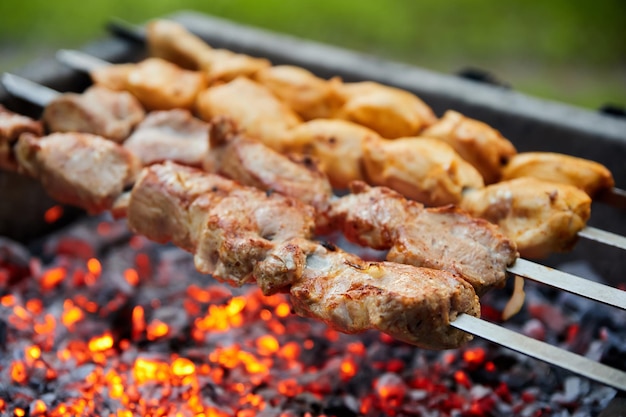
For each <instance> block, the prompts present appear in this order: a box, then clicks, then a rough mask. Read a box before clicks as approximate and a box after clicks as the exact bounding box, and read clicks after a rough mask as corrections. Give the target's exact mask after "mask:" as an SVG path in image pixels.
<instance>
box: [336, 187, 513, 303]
mask: <svg viewBox="0 0 626 417" xmlns="http://www.w3.org/2000/svg"><path fill="white" fill-rule="evenodd" d="M352 191H353V192H352V194H349V195H346V196H344V197H342V198H341V199H338V200H335V201H333V203H332V209H331V213H330V215H329V217H330V219H331V224H333V223H334V224H335V225H336V227H337V228H340V229H342V230H343V231H344V234H345V235H346V237H347V238H348V239H349V240H351V241H353V242H355V243H358V244H361V245H364V246H368V247H372V248H375V249H389V253H388V255H387V259H388V260H390V261H393V262H400V263H406V264H411V265H417V266H424V267H429V268H436V269H443V270H446V271H450V272H454V273H457V274H459V275H460V276H462V277H463V278H464V279H466V280H467V281H468V282H469V283H470V284H471V285H472V286H473V287H474V289H475V290H476V293H478V294H483V293H485V292H486V291H487V290H489V289H490V288H493V287H501V286H502V285H504V281H505V279H506V268H507V267H508V266H509V265H512V264H513V263H514V262H515V260H516V259H517V256H518V255H517V250H516V246H515V243H513V241H512V240H510V239H508V238H507V237H506V236H505V235H504V234H502V233H501V232H500V231H499V230H498V228H497V227H496V226H495V225H492V224H490V223H488V222H486V221H484V220H482V219H476V218H473V217H471V216H469V215H468V214H467V213H465V212H463V211H461V210H459V209H456V208H454V207H452V206H448V207H441V208H433V209H424V207H423V206H422V205H421V204H419V203H417V202H415V201H410V200H407V199H405V198H404V197H402V196H401V195H400V194H398V193H396V192H395V191H393V190H390V189H388V188H385V187H374V188H372V187H369V186H367V185H365V184H364V183H355V184H354V185H353V187H352Z"/></svg>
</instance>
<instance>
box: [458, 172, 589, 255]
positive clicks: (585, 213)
mask: <svg viewBox="0 0 626 417" xmlns="http://www.w3.org/2000/svg"><path fill="white" fill-rule="evenodd" d="M461 207H462V208H463V209H465V210H467V211H468V212H469V213H470V214H471V215H473V216H476V217H481V218H483V219H486V220H488V221H490V222H491V223H494V224H497V225H498V226H499V227H500V229H501V230H502V232H503V233H504V234H505V235H507V236H508V237H509V238H511V239H512V240H514V241H515V243H516V244H517V247H518V250H519V252H520V254H521V255H522V256H524V257H527V258H543V257H546V256H548V255H549V254H551V253H553V252H564V251H567V250H569V249H571V247H572V246H573V245H574V244H575V243H576V240H577V233H578V232H579V231H580V230H581V229H582V228H583V227H585V224H586V222H587V220H588V219H589V216H590V215H591V198H590V197H589V196H588V195H587V194H586V193H585V192H584V191H582V190H580V189H578V188H576V187H574V186H573V185H569V184H559V183H554V182H547V181H542V180H538V179H536V178H527V177H525V178H517V179H514V180H509V181H503V182H499V183H497V184H492V185H490V186H488V187H486V188H484V189H482V190H476V191H472V192H469V193H467V194H466V195H465V196H464V197H463V201H462V202H461Z"/></svg>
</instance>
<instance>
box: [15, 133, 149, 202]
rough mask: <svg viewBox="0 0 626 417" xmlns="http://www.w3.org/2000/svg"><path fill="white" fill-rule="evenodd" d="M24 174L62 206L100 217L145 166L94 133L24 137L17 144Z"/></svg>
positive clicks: (117, 146) (16, 147)
mask: <svg viewBox="0 0 626 417" xmlns="http://www.w3.org/2000/svg"><path fill="white" fill-rule="evenodd" d="M15 153H16V158H17V160H18V164H19V167H20V170H22V171H23V172H25V173H27V174H28V175H31V176H33V177H35V178H36V179H38V180H39V181H41V183H42V185H43V187H44V189H45V190H46V192H47V193H48V194H49V195H50V196H51V197H52V198H54V199H56V200H58V201H59V202H61V203H65V204H70V205H73V206H76V207H80V208H83V209H85V210H86V211H88V212H89V213H100V212H102V211H104V210H108V209H110V208H111V207H112V206H113V203H114V201H115V199H116V198H118V197H119V196H120V194H121V193H122V192H123V190H124V187H126V186H128V185H130V184H132V183H133V182H134V180H135V178H136V176H137V174H138V172H139V170H140V169H141V163H140V162H139V159H137V158H136V157H135V156H134V155H133V154H132V153H131V152H130V151H128V150H126V149H124V148H123V147H122V146H120V145H118V144H117V143H114V142H112V141H110V140H107V139H105V138H102V137H100V136H95V135H91V134H89V133H53V134H51V135H48V136H44V137H42V138H38V137H36V136H34V135H32V134H29V133H25V134H23V135H22V136H21V137H20V139H19V141H18V142H17V144H16V146H15Z"/></svg>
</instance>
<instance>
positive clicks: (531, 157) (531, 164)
mask: <svg viewBox="0 0 626 417" xmlns="http://www.w3.org/2000/svg"><path fill="white" fill-rule="evenodd" d="M521 177H533V178H537V179H540V180H544V181H552V182H558V183H562V184H570V185H574V186H576V187H578V188H580V189H581V190H583V191H584V192H586V193H587V194H589V196H591V197H594V196H595V195H596V194H598V193H599V192H601V191H603V190H608V189H610V188H612V187H613V186H615V180H614V179H613V175H612V174H611V172H610V171H609V170H608V169H607V168H606V167H605V166H604V165H602V164H599V163H597V162H594V161H590V160H588V159H582V158H577V157H575V156H570V155H564V154H560V153H552V152H523V153H519V154H517V155H515V156H514V157H513V158H511V160H510V161H509V163H508V164H507V165H506V166H505V167H504V171H503V173H502V180H504V181H506V180H512V179H515V178H521Z"/></svg>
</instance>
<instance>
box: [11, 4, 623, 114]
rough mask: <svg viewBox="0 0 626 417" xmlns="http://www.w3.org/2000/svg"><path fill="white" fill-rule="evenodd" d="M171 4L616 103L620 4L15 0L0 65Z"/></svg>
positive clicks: (573, 97)
mask: <svg viewBox="0 0 626 417" xmlns="http://www.w3.org/2000/svg"><path fill="white" fill-rule="evenodd" d="M180 9H190V10H196V11H200V12H205V13H209V14H213V15H216V16H221V17H225V18H229V19H232V20H235V21H238V22H242V23H246V24H250V25H254V26H259V27H263V28H268V29H272V30H275V31H279V32H284V33H289V34H292V35H296V36H300V37H304V38H309V39H313V40H318V41H321V42H325V43H330V44H334V45H338V46H343V47H347V48H351V49H355V50H359V51H363V52H367V53H370V54H375V55H378V56H382V57H386V58H390V59H393V60H397V61H402V62H408V63H411V64H415V65H419V66H421V67H424V68H428V69H432V70H436V71H440V72H444V73H455V72H457V71H459V70H460V69H462V68H467V67H474V68H482V69H485V70H488V71H490V72H491V73H493V74H494V75H495V76H496V77H497V78H499V79H502V80H503V81H505V82H507V83H508V84H510V85H511V86H512V87H513V88H515V89H516V90H518V91H523V92H526V93H529V94H532V95H536V96H539V97H544V98H549V99H554V100H558V101H562V102H566V103H570V104H574V105H578V106H583V107H588V108H599V107H600V106H601V105H603V104H607V103H612V104H615V105H619V106H623V107H626V1H623V0H596V1H593V2H591V1H583V0H544V1H540V0H536V1H535V0H527V1H518V0H513V1H501V0H457V1H454V2H452V1H444V0H440V1H438V0H360V1H359V0H316V1H313V0H204V1H200V0H197V1H192V0H179V1H176V0H136V1H123V0H108V1H107V0H91V1H90V0H82V1H77V0H58V1H50V0H26V1H24V0H22V1H20V2H18V1H9V0H4V1H1V2H0V71H9V70H11V69H15V68H18V67H20V66H22V65H24V64H26V63H27V62H29V61H30V60H32V59H33V58H34V57H36V56H38V55H42V54H43V55H46V56H52V54H53V52H54V50H56V49H58V48H61V47H64V48H73V47H79V46H81V45H82V44H84V43H86V42H87V41H89V40H91V39H94V38H96V37H100V36H106V33H105V31H104V25H105V23H106V22H107V21H108V19H109V18H110V17H118V18H122V19H125V20H128V21H129V22H133V23H142V22H145V21H147V20H149V19H151V18H154V17H158V16H163V15H165V14H168V13H172V12H174V11H176V10H180Z"/></svg>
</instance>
